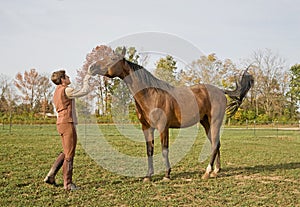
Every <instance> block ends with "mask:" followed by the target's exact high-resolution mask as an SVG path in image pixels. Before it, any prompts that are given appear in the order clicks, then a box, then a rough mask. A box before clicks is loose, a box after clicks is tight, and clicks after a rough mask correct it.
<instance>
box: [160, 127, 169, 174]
mask: <svg viewBox="0 0 300 207" xmlns="http://www.w3.org/2000/svg"><path fill="white" fill-rule="evenodd" d="M160 141H161V146H162V156H163V160H164V163H165V166H166V172H165V177H164V180H170V173H171V165H170V161H169V129H168V128H166V129H165V130H164V131H162V132H161V133H160Z"/></svg>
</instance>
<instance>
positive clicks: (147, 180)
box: [143, 177, 151, 183]
mask: <svg viewBox="0 0 300 207" xmlns="http://www.w3.org/2000/svg"><path fill="white" fill-rule="evenodd" d="M143 182H144V183H149V182H151V178H149V177H145V178H144V180H143Z"/></svg>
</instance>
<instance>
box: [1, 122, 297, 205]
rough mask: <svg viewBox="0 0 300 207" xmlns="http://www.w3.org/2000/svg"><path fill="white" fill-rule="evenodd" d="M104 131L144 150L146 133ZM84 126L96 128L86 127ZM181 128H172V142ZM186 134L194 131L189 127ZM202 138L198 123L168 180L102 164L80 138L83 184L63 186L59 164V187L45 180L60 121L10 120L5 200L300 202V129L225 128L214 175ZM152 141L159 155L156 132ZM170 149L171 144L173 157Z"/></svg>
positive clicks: (111, 139) (77, 177) (121, 144)
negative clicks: (207, 173) (208, 171)
mask: <svg viewBox="0 0 300 207" xmlns="http://www.w3.org/2000/svg"><path fill="white" fill-rule="evenodd" d="M137 128H139V127H137ZM100 131H101V133H102V134H103V135H104V137H105V140H106V141H107V142H108V143H109V144H110V145H113V146H114V147H115V148H116V149H117V150H118V151H120V152H122V153H124V154H127V155H133V156H145V153H146V152H145V144H144V142H143V137H141V138H140V141H136V140H131V139H128V138H126V137H124V136H123V135H122V134H119V133H118V131H117V130H116V128H115V127H114V126H111V125H105V126H101V128H100ZM86 133H87V134H89V133H90V134H92V132H91V131H89V130H88V129H87V132H86ZM93 133H97V132H93ZM128 133H129V134H130V132H128ZM178 133H179V131H178V130H172V131H171V133H170V134H171V135H172V138H171V144H173V143H174V142H175V137H176V136H177V135H178ZM133 136H134V135H133ZM184 136H186V139H189V136H190V135H189V134H188V131H187V133H186V134H184ZM204 141H205V138H204V133H203V130H202V129H201V130H199V134H198V136H197V138H196V140H195V142H194V144H193V145H192V146H191V148H190V150H189V151H188V153H187V154H186V156H185V157H184V158H183V159H182V160H181V161H180V162H178V163H176V164H175V165H172V173H171V181H169V182H164V181H162V177H163V173H158V174H155V175H154V177H153V181H152V182H151V183H143V180H142V177H130V176H123V175H119V174H116V173H112V172H110V171H109V170H107V169H105V168H103V167H101V166H99V165H98V164H97V163H96V162H95V161H94V160H93V159H92V158H91V157H90V156H89V155H88V154H87V153H86V151H85V150H84V148H86V147H87V146H88V144H89V143H88V141H87V140H86V138H81V139H80V142H79V144H78V147H77V151H76V157H75V163H74V165H75V166H74V176H73V179H74V181H75V183H76V184H77V185H78V186H80V187H81V189H80V190H78V191H74V192H66V191H64V190H63V186H62V173H61V171H60V172H59V173H58V175H57V179H56V180H57V183H58V184H59V186H58V187H54V186H50V185H47V184H45V183H44V182H43V179H44V177H45V175H46V174H47V172H48V170H49V168H50V166H51V164H52V162H53V161H54V159H55V157H56V155H57V154H58V153H59V152H60V151H61V142H60V138H59V136H58V135H57V132H56V127H55V125H41V126H38V125H27V126H22V125H19V126H13V128H12V132H11V133H9V130H8V127H7V126H5V127H4V128H1V129H0V146H1V150H0V170H1V175H0V206H300V202H299V197H300V185H299V184H300V157H299V152H300V133H299V131H286V130H278V131H277V130H272V131H271V130H263V129H259V130H257V131H256V132H255V133H254V132H253V130H251V129H248V130H246V129H244V130H242V129H226V128H225V129H224V131H223V134H222V141H221V163H222V170H221V172H220V174H219V177H218V178H216V179H209V180H202V179H201V176H202V174H203V173H204V170H205V168H206V166H207V163H208V161H207V160H206V161H205V162H204V163H199V161H198V160H199V154H200V151H201V148H202V145H203V143H204ZM155 142H156V144H155V153H156V154H157V155H159V154H160V143H159V138H156V140H155ZM95 146H96V145H95ZM180 147H184V146H183V144H182V146H180ZM95 153H97V151H96V149H95ZM99 153H100V152H99ZM173 153H174V151H173ZM172 156H173V154H172V151H170V157H171V163H172V162H173V163H174V161H172ZM142 173H146V172H142Z"/></svg>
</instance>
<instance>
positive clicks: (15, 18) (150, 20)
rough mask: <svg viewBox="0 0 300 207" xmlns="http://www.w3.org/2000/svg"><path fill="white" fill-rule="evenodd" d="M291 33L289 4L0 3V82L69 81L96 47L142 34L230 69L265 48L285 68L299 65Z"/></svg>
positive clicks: (270, 0) (167, 0)
mask: <svg viewBox="0 0 300 207" xmlns="http://www.w3.org/2000/svg"><path fill="white" fill-rule="evenodd" d="M299 25H300V1H296V0H278V1H274V0H243V1H240V0H227V1H222V0H210V1H203V0H185V1H179V0H151V1H142V0H127V1H120V0H114V1H110V0H106V1H103V0H85V1H83V0H10V1H8V0H0V57H1V59H0V74H1V73H2V74H5V75H7V76H9V77H14V76H15V75H16V74H17V73H18V72H20V73H24V72H25V70H26V71H28V70H30V69H32V68H35V69H36V70H37V71H38V72H40V73H47V74H51V72H53V71H55V70H58V69H61V68H64V69H66V70H67V72H68V73H69V74H71V75H73V76H74V75H75V74H76V70H77V69H80V68H81V67H82V65H83V64H84V61H85V57H86V54H87V53H88V52H90V51H91V50H92V48H94V47H96V46H97V45H101V44H111V43H114V42H116V41H117V42H118V43H120V44H122V40H124V37H128V36H132V35H133V36H134V35H135V34H144V33H149V32H154V33H162V34H168V35H171V36H172V37H173V36H176V37H178V38H179V39H181V40H184V41H186V42H188V43H189V44H191V45H193V46H194V47H196V48H197V49H198V50H199V51H201V52H203V53H204V54H210V53H215V54H216V56H217V57H218V58H219V59H227V58H229V59H231V60H233V62H235V63H237V62H239V61H242V60H245V59H247V58H250V57H251V55H252V54H253V52H255V51H258V50H263V49H266V48H267V49H270V50H271V51H272V52H273V53H274V54H278V55H279V56H280V57H282V58H284V59H285V60H286V64H287V66H291V65H294V64H296V63H300V39H299V38H300V26H299ZM150 39H151V38H150ZM142 40H143V41H144V42H145V44H146V42H148V40H149V36H147V38H142ZM156 40H157V41H156ZM143 41H142V42H141V43H140V44H143ZM150 42H151V44H152V45H153V44H154V45H161V44H162V43H164V44H166V45H168V44H169V45H173V43H172V41H169V40H168V38H167V39H164V38H158V39H155V38H154V39H151V40H150ZM170 48H172V47H170ZM181 49H182V47H181ZM170 50H172V49H170ZM174 50H176V48H175V49H174ZM179 50H180V48H179ZM196 55H198V54H196Z"/></svg>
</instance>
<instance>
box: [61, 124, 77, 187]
mask: <svg viewBox="0 0 300 207" xmlns="http://www.w3.org/2000/svg"><path fill="white" fill-rule="evenodd" d="M57 131H58V133H59V134H60V135H61V140H62V146H63V150H64V154H65V158H64V163H63V178H64V188H65V189H68V188H69V186H70V184H71V183H72V175H73V159H74V156H75V149H76V144H77V133H76V128H75V125H74V124H73V123H63V124H58V125H57Z"/></svg>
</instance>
